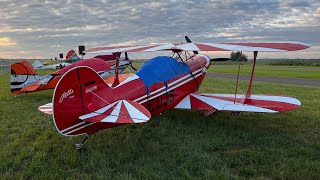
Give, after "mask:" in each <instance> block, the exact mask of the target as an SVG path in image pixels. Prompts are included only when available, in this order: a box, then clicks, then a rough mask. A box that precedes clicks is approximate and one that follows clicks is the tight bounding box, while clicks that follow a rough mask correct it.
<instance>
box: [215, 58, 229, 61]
mask: <svg viewBox="0 0 320 180" xmlns="http://www.w3.org/2000/svg"><path fill="white" fill-rule="evenodd" d="M210 61H231V59H230V58H213V59H210Z"/></svg>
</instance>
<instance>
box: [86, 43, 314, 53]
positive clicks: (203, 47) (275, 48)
mask: <svg viewBox="0 0 320 180" xmlns="http://www.w3.org/2000/svg"><path fill="white" fill-rule="evenodd" d="M309 47H310V45H308V44H304V43H301V42H238V43H232V42H230V43H183V44H172V43H168V44H157V45H139V46H107V47H98V48H92V49H88V50H86V51H85V52H86V53H114V52H152V51H165V50H171V51H175V50H180V51H262V52H282V51H297V50H302V49H306V48H309Z"/></svg>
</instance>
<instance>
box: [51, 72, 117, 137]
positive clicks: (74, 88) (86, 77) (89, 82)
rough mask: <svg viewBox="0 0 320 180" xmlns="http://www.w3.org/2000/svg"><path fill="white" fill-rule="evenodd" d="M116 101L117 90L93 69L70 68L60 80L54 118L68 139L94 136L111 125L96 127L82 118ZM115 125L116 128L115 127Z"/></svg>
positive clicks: (56, 89) (54, 97) (56, 91)
mask: <svg viewBox="0 0 320 180" xmlns="http://www.w3.org/2000/svg"><path fill="white" fill-rule="evenodd" d="M114 99H115V97H114V95H113V89H112V88H111V87H110V86H108V85H107V84H106V83H105V82H104V80H103V79H101V77H100V76H99V75H98V74H97V73H96V72H95V71H94V70H93V69H91V68H89V67H83V66H78V67H75V68H73V69H70V70H69V71H68V72H67V73H65V74H64V75H63V76H62V77H61V79H60V80H59V82H58V84H57V86H56V88H55V91H54V95H53V119H54V122H55V126H56V128H57V130H58V131H59V132H60V133H61V134H63V135H66V136H73V135H80V134H91V133H94V132H97V131H98V130H100V129H104V128H106V127H105V126H110V124H107V125H105V124H103V125H101V124H95V123H92V122H86V121H82V120H80V119H79V117H80V116H82V115H85V114H88V113H90V112H93V111H94V110H97V109H100V108H102V107H104V106H106V105H108V104H109V103H111V102H113V101H114ZM113 126H114V125H113Z"/></svg>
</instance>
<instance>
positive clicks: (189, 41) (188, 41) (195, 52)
mask: <svg viewBox="0 0 320 180" xmlns="http://www.w3.org/2000/svg"><path fill="white" fill-rule="evenodd" d="M184 38H185V39H186V41H187V43H192V41H191V40H190V38H189V37H188V36H184ZM193 53H194V54H199V52H198V51H193Z"/></svg>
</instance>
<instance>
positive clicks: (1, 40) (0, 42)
mask: <svg viewBox="0 0 320 180" xmlns="http://www.w3.org/2000/svg"><path fill="white" fill-rule="evenodd" d="M16 44H17V43H15V42H13V41H12V40H11V39H10V38H8V37H0V46H12V45H16Z"/></svg>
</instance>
